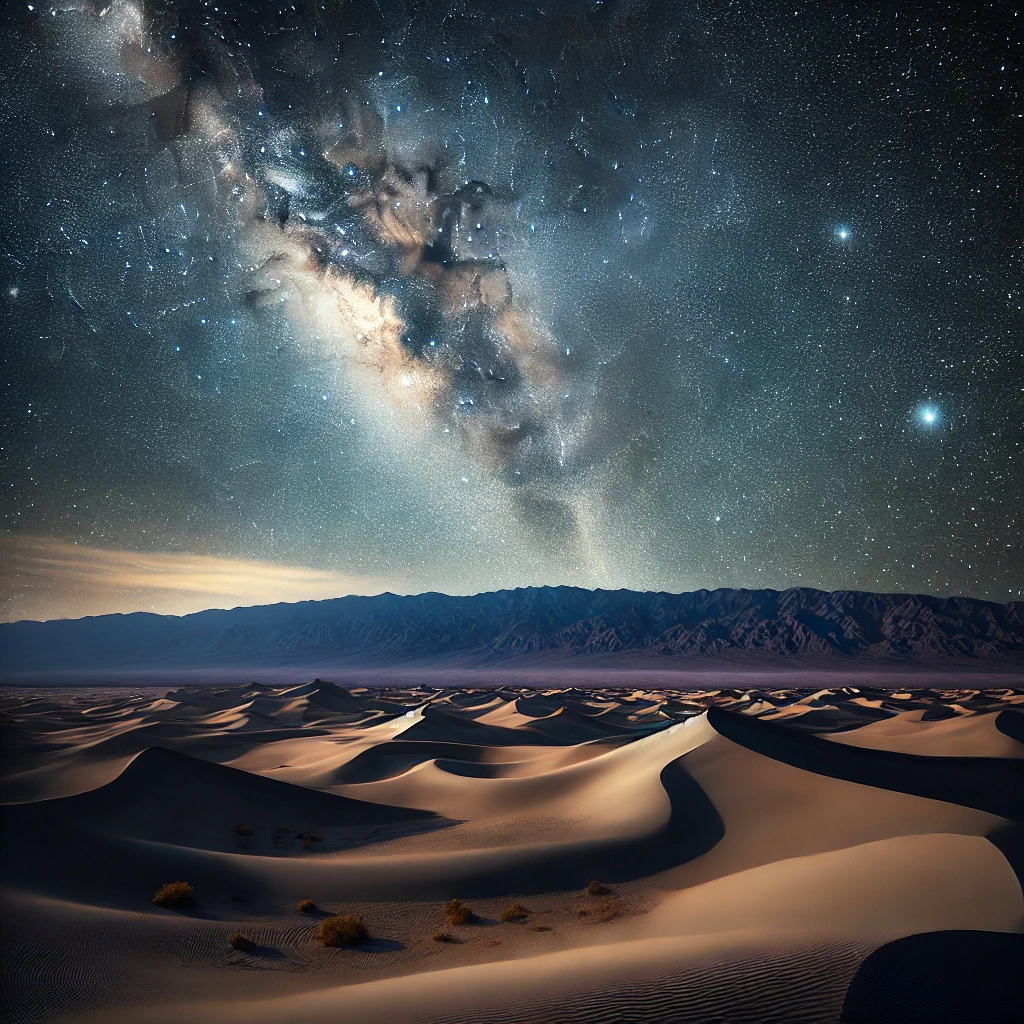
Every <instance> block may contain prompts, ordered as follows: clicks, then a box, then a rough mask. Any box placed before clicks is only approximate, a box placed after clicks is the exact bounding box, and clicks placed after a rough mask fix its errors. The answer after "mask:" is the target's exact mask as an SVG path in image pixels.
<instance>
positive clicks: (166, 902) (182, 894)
mask: <svg viewBox="0 0 1024 1024" xmlns="http://www.w3.org/2000/svg"><path fill="white" fill-rule="evenodd" d="M195 895H196V891H195V889H193V888H192V886H191V885H189V884H188V882H168V883H167V884H166V885H162V886H161V887H160V888H159V889H157V891H156V894H155V895H154V896H153V902H154V903H155V904H156V905H157V906H158V907H192V906H195V902H196V901H195Z"/></svg>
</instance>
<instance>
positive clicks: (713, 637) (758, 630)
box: [0, 587, 1024, 678]
mask: <svg viewBox="0 0 1024 1024" xmlns="http://www.w3.org/2000/svg"><path fill="white" fill-rule="evenodd" d="M744 651H746V652H764V653H769V654H778V655H801V654H813V655H833V656H837V657H838V658H839V659H840V660H843V661H846V660H849V659H853V658H857V659H860V658H871V659H877V658H897V659H900V660H905V661H928V662H931V661H935V660H940V661H944V660H948V659H988V658H996V659H1006V658H1007V657H1009V658H1010V659H1012V660H1014V661H1017V660H1020V659H1024V605H1022V603H1021V602H1019V601H1014V602H1010V603H1008V604H1005V605H999V604H996V603H994V602H989V601H977V600H973V599H970V598H964V597H951V598H938V597H930V596H926V595H914V594H872V593H862V592H855V591H835V592H832V593H826V592H824V591H819V590H811V589H804V588H801V589H793V590H785V591H775V590H715V591H707V590H699V591H696V592H694V593H690V594H660V593H636V592H633V591H628V590H619V591H605V590H594V591H589V590H581V589H578V588H574V587H539V588H525V589H521V590H511V591H509V590H504V591H498V592H495V593H489V594H478V595H475V596H472V597H451V596H448V595H445V594H419V595H416V596H410V597H399V596H396V595H394V594H382V595H380V596H378V597H343V598H337V599H335V600H329V601H307V602H302V603H298V604H278V605H265V606H261V607H255V608H235V609H232V610H229V611H221V610H213V611H205V612H198V613H196V614H193V615H186V616H183V617H180V618H179V617H175V616H165V615H151V614H147V613H137V614H133V615H104V616H99V617H96V618H86V619H74V620H61V621H55V622H17V623H5V624H0V677H7V678H11V677H13V676H15V675H17V674H19V673H25V672H63V671H68V672H70V671H78V672H81V671H97V670H125V669H131V670H140V671H144V670H155V669H176V668H222V669H223V668H231V667H237V668H240V669H243V668H244V669H249V668H274V667H284V666H288V667H299V666H301V667H306V666H308V667H310V668H326V667H330V666H344V665H394V664H400V663H401V664H408V663H410V662H422V661H438V660H440V661H447V662H450V661H455V660H456V659H457V660H458V661H459V662H460V663H473V664H488V663H495V662H502V661H505V660H507V659H509V658H514V657H520V656H530V657H531V658H532V659H538V658H539V659H548V658H567V657H568V658H574V657H580V656H594V655H610V654H614V655H626V656H630V655H631V656H633V657H637V656H644V655H647V656H651V657H657V658H658V661H659V662H660V663H663V662H665V661H669V660H675V659H676V658H686V657H689V658H694V657H701V656H713V655H722V654H728V653H729V652H744Z"/></svg>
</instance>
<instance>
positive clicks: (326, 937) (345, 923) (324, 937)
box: [317, 914, 370, 946]
mask: <svg viewBox="0 0 1024 1024" xmlns="http://www.w3.org/2000/svg"><path fill="white" fill-rule="evenodd" d="M317 935H318V936H319V938H320V941H321V942H322V943H323V944H324V945H325V946H359V945H362V944H363V943H364V942H366V941H367V940H368V939H369V938H370V933H369V931H368V930H367V927H366V925H365V924H363V919H362V918H361V917H356V915H355V914H341V915H339V916H337V917H328V918H325V919H324V920H323V921H321V923H320V929H319V931H318V932H317Z"/></svg>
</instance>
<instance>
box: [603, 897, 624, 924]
mask: <svg viewBox="0 0 1024 1024" xmlns="http://www.w3.org/2000/svg"><path fill="white" fill-rule="evenodd" d="M599 913H600V916H601V920H602V921H611V920H612V919H613V918H615V917H619V916H620V915H621V914H622V905H621V904H620V903H619V901H618V898H617V897H615V896H605V898H604V899H603V900H601V909H600V911H599Z"/></svg>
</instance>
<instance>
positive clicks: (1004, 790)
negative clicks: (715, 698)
mask: <svg viewBox="0 0 1024 1024" xmlns="http://www.w3.org/2000/svg"><path fill="white" fill-rule="evenodd" d="M708 722H709V723H710V725H711V726H712V727H713V728H714V729H715V731H716V732H718V733H720V734H721V735H722V736H724V737H725V738H726V739H729V740H732V741H733V742H734V743H738V744H739V745H740V746H743V747H746V748H747V749H748V750H753V751H755V752H756V753H758V754H763V755H764V756H765V757H770V758H772V759H773V760H775V761H781V762H783V764H788V765H791V766H792V767H794V768H802V769H803V770H804V771H809V772H814V773H815V774H817V775H828V776H830V777H832V778H835V779H844V780H845V781H847V782H857V783H860V784H861V785H865V786H874V787H876V788H878V789H888V790H892V791H895V792H898V793H909V794H911V795H913V796H922V797H926V798H928V799H930V800H944V801H946V802H947V803H952V804H960V805H961V806H964V807H974V808H975V809H977V810H979V811H988V812H989V813H990V814H998V815H999V816H1000V817H1001V818H1009V819H1010V820H1011V821H1018V822H1020V821H1024V759H1019V758H998V757H939V756H935V757H933V756H929V755H921V754H904V753H899V752H895V751H891V750H875V749H872V748H870V747H854V746H850V745H847V744H840V743H833V742H832V741H831V740H826V739H821V738H820V737H818V736H811V735H808V734H806V733H797V732H794V731H793V730H791V729H789V728H788V727H787V726H784V725H777V724H776V723H774V722H765V721H761V720H758V719H756V718H750V717H748V716H746V715H742V714H737V713H736V712H732V711H723V710H721V709H720V708H710V709H709V710H708ZM997 725H998V722H997Z"/></svg>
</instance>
